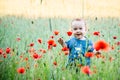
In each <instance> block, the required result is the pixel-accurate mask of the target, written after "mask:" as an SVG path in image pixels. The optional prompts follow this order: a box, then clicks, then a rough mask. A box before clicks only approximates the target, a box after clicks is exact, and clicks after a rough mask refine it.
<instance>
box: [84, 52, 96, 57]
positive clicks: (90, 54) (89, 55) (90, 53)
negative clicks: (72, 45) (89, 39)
mask: <svg viewBox="0 0 120 80" xmlns="http://www.w3.org/2000/svg"><path fill="white" fill-rule="evenodd" d="M93 56H94V53H93V52H87V53H85V57H88V58H91V57H93Z"/></svg>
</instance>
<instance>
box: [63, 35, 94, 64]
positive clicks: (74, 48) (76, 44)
mask: <svg viewBox="0 0 120 80" xmlns="http://www.w3.org/2000/svg"><path fill="white" fill-rule="evenodd" d="M65 43H66V44H67V47H68V48H69V51H70V54H69V56H68V57H69V60H68V61H69V62H72V61H74V59H78V58H79V56H80V55H82V56H84V54H85V53H86V52H93V50H94V48H93V43H92V41H91V40H88V39H87V38H86V39H85V40H80V39H77V38H75V37H72V38H71V39H70V40H68V41H66V42H65ZM88 47H90V48H89V50H88ZM80 63H81V60H80ZM86 64H87V65H90V58H86Z"/></svg>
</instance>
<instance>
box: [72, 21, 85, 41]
mask: <svg viewBox="0 0 120 80" xmlns="http://www.w3.org/2000/svg"><path fill="white" fill-rule="evenodd" d="M72 32H73V35H74V36H75V37H76V38H77V39H81V38H83V37H84V36H85V33H86V25H85V23H84V22H83V21H74V22H73V23H72Z"/></svg>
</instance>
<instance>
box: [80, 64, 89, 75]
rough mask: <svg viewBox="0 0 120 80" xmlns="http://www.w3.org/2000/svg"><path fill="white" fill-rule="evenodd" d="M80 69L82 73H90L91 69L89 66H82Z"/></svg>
mask: <svg viewBox="0 0 120 80" xmlns="http://www.w3.org/2000/svg"><path fill="white" fill-rule="evenodd" d="M81 69H82V72H83V73H84V74H87V75H89V74H91V70H90V68H89V66H84V67H82V68H81Z"/></svg>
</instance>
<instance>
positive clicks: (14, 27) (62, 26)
mask: <svg viewBox="0 0 120 80" xmlns="http://www.w3.org/2000/svg"><path fill="white" fill-rule="evenodd" d="M49 20H50V19H48V18H38V19H26V18H22V17H13V16H5V17H1V18H0V48H1V49H3V51H4V52H3V53H6V52H5V49H6V48H7V47H10V48H11V52H10V54H7V57H6V58H4V57H3V54H0V80H120V77H119V75H120V62H119V61H120V58H119V57H120V45H118V46H116V45H115V43H117V42H118V41H120V37H119V33H120V19H119V18H86V22H87V26H88V32H87V35H86V36H87V37H88V38H90V39H91V40H93V42H95V41H97V40H100V39H104V40H105V41H107V42H108V43H109V44H110V46H112V45H113V46H114V49H113V50H110V51H109V52H102V55H103V56H104V57H105V58H96V57H93V58H92V63H91V67H90V68H91V70H92V71H95V72H93V73H92V74H91V75H90V76H87V75H85V74H83V73H82V72H81V70H80V68H79V72H78V73H76V71H75V69H76V68H72V69H69V68H65V65H66V61H67V56H66V55H64V53H63V52H62V51H61V48H62V47H61V46H60V45H59V44H58V42H57V39H58V38H60V37H62V38H63V39H64V40H68V39H69V37H68V36H67V34H66V32H67V31H68V30H69V28H70V22H71V19H59V18H52V19H51V27H52V31H51V29H50V21H49ZM55 30H58V31H59V32H60V34H59V35H57V36H55V35H54V34H53V31H55ZM95 31H99V32H100V36H99V37H98V36H94V35H93V32H95ZM50 36H54V40H55V42H56V43H57V47H53V48H52V50H48V46H47V41H48V40H49V39H50ZM113 36H116V37H117V39H113ZM17 38H20V41H17V40H16V39H17ZM38 38H41V39H42V43H41V44H39V43H38V42H37V39H38ZM32 42H33V43H34V46H33V47H32V48H34V49H35V50H36V51H35V52H36V53H38V54H41V55H42V58H40V59H37V60H35V59H34V58H33V56H32V55H31V53H30V52H29V49H31V47H30V46H29V44H30V43H32ZM40 49H45V50H46V53H42V52H40ZM110 57H113V58H114V60H113V61H111V62H110V60H109V58H110ZM25 58H28V60H25ZM53 62H57V65H54V64H53ZM19 67H25V73H24V74H20V73H18V72H17V69H18V68H19Z"/></svg>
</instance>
